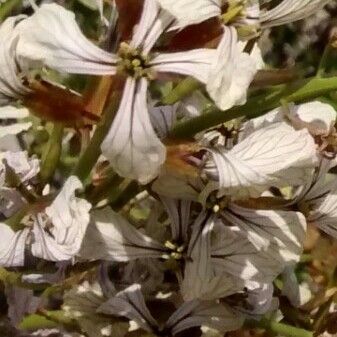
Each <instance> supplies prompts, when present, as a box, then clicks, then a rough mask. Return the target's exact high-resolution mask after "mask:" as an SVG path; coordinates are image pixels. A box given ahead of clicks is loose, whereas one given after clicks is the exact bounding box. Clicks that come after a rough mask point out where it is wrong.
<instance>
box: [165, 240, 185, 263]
mask: <svg viewBox="0 0 337 337" xmlns="http://www.w3.org/2000/svg"><path fill="white" fill-rule="evenodd" d="M165 247H166V248H168V249H169V250H170V251H171V252H170V254H168V255H167V256H165V258H167V259H173V260H181V259H182V258H183V257H184V251H185V248H186V247H185V246H184V245H178V244H176V243H173V242H171V241H166V242H165Z"/></svg>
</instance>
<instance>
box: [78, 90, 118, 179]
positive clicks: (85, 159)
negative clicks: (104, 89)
mask: <svg viewBox="0 0 337 337" xmlns="http://www.w3.org/2000/svg"><path fill="white" fill-rule="evenodd" d="M111 102H112V103H111V104H110V106H109V108H108V109H107V111H106V113H105V114H104V118H103V120H102V121H101V123H100V124H99V125H98V126H97V128H96V130H95V132H94V135H93V136H92V139H91V141H90V143H89V145H88V147H87V148H86V150H85V151H84V153H83V154H82V156H81V157H80V160H79V161H78V163H77V165H76V167H75V169H74V171H73V173H72V174H73V175H75V176H77V177H78V178H79V179H80V180H81V181H82V182H84V181H85V180H86V179H87V178H88V176H89V174H90V173H91V170H92V168H93V167H94V165H95V164H96V162H97V160H98V158H99V156H100V155H101V144H102V142H103V140H104V138H105V136H106V135H107V133H108V132H109V130H110V126H111V124H112V121H113V119H114V117H115V114H116V111H117V108H118V105H119V94H118V93H114V94H113V97H112V101H111Z"/></svg>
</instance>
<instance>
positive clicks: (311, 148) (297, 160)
mask: <svg viewBox="0 0 337 337" xmlns="http://www.w3.org/2000/svg"><path fill="white" fill-rule="evenodd" d="M209 151H211V152H212V154H213V160H214V162H213V164H210V162H208V163H207V164H206V167H205V172H206V173H207V174H208V175H209V177H210V178H211V179H212V180H216V181H217V182H218V183H219V188H220V191H221V192H222V193H224V194H227V193H229V194H231V195H232V196H233V195H234V196H235V195H237V197H240V198H241V197H244V196H250V197H257V196H259V195H260V194H261V193H262V192H263V191H265V190H267V189H268V188H269V187H271V186H284V185H292V186H296V185H297V186H299V185H301V184H304V183H305V182H306V181H307V174H308V173H310V174H311V173H312V172H311V169H313V168H314V167H315V165H316V162H317V155H316V146H315V144H314V140H313V138H312V137H311V136H310V134H309V133H308V131H307V130H305V129H303V130H300V131H295V130H294V129H293V128H292V127H291V126H289V125H287V124H285V123H275V124H272V125H269V126H267V127H265V128H263V129H261V130H257V131H256V132H254V133H252V134H251V135H250V136H249V137H247V138H245V139H244V140H243V141H241V142H239V143H238V144H237V145H236V146H234V147H233V149H231V150H229V151H228V150H226V149H225V148H220V147H219V148H218V149H209ZM212 165H215V167H217V170H214V167H213V169H212V168H211V167H212Z"/></svg>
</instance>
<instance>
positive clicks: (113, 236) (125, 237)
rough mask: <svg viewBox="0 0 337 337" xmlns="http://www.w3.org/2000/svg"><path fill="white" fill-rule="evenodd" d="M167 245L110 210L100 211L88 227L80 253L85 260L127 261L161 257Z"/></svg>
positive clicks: (95, 214)
mask: <svg viewBox="0 0 337 337" xmlns="http://www.w3.org/2000/svg"><path fill="white" fill-rule="evenodd" d="M165 253H166V248H165V247H164V246H163V245H161V244H159V243H158V242H156V241H154V240H152V239H151V238H150V237H148V236H146V235H145V234H142V233H141V232H140V231H139V230H137V229H136V228H135V227H133V226H132V225H131V224H130V223H128V222H127V221H126V220H125V219H124V218H123V217H122V216H120V215H118V214H117V213H115V212H113V211H112V210H109V209H103V210H101V211H96V212H94V213H93V215H92V222H91V223H90V224H89V226H88V231H87V233H86V237H85V239H84V241H83V245H82V249H81V251H80V253H79V256H80V257H81V258H84V259H90V260H96V259H102V260H111V261H120V262H126V261H131V260H134V259H140V258H160V257H162V256H163V255H164V254H165Z"/></svg>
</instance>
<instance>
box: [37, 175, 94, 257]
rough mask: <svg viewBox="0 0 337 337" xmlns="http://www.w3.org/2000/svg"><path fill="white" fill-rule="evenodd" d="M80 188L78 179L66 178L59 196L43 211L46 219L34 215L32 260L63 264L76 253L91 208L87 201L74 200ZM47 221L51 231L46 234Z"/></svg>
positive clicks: (79, 246)
mask: <svg viewBox="0 0 337 337" xmlns="http://www.w3.org/2000/svg"><path fill="white" fill-rule="evenodd" d="M81 188H82V183H81V182H80V180H79V179H78V178H77V177H75V176H71V177H69V178H68V180H67V181H66V182H65V184H64V186H63V188H62V190H61V192H60V193H59V195H58V196H57V197H56V199H55V200H54V201H53V203H52V204H51V205H50V206H49V207H47V208H46V215H47V216H48V217H49V219H44V218H43V217H42V215H41V214H38V215H37V217H36V221H35V224H34V227H33V233H34V236H35V238H34V239H35V240H34V242H33V244H32V253H33V255H34V256H38V257H40V258H43V259H46V260H51V261H66V260H70V259H71V258H73V257H74V256H75V255H76V254H77V253H78V252H79V250H80V248H81V245H82V241H83V237H84V235H85V232H86V228H87V226H88V223H89V218H90V216H89V210H90V208H91V205H90V204H89V203H88V202H87V201H86V200H84V199H80V198H77V197H76V195H75V191H76V190H78V189H81ZM48 221H50V222H51V224H52V227H51V228H49V229H48V230H46V229H45V226H46V222H48Z"/></svg>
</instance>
